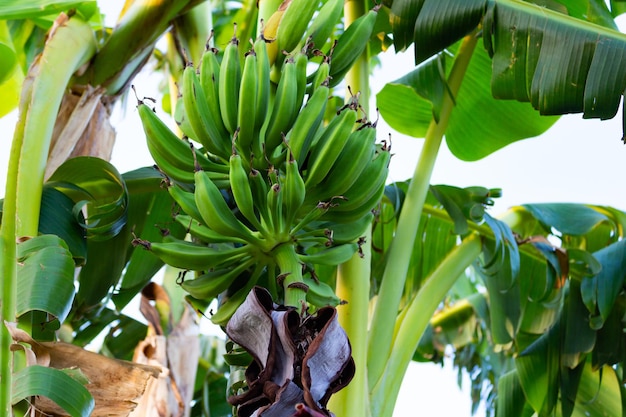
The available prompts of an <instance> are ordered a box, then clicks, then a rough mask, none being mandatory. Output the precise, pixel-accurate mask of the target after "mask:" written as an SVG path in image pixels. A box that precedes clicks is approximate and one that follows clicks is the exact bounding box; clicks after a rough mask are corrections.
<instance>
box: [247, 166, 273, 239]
mask: <svg viewBox="0 0 626 417" xmlns="http://www.w3.org/2000/svg"><path fill="white" fill-rule="evenodd" d="M248 181H249V182H250V188H251V190H252V199H253V200H254V203H255V205H256V207H257V209H258V210H259V214H260V217H261V227H262V230H273V229H274V226H273V223H272V216H271V214H270V209H269V207H268V204H267V192H268V187H267V182H265V178H263V175H262V174H261V173H260V172H259V171H258V170H256V169H254V168H252V169H250V173H249V174H248Z"/></svg>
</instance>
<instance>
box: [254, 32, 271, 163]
mask: <svg viewBox="0 0 626 417" xmlns="http://www.w3.org/2000/svg"><path fill="white" fill-rule="evenodd" d="M254 51H255V52H256V56H257V60H256V61H257V62H256V68H257V94H256V106H255V110H256V114H255V115H254V130H255V132H257V141H256V142H255V143H253V144H252V152H253V153H254V155H256V156H258V157H261V156H263V144H262V141H261V137H260V135H258V132H260V131H261V128H262V127H263V123H264V122H265V118H266V117H267V112H268V108H269V105H270V87H271V82H270V71H271V67H270V60H269V56H268V52H267V44H266V43H265V40H264V39H263V37H262V36H259V38H258V39H257V40H256V41H255V42H254Z"/></svg>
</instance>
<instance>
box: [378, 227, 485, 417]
mask: <svg viewBox="0 0 626 417" xmlns="http://www.w3.org/2000/svg"><path fill="white" fill-rule="evenodd" d="M481 249H482V243H481V239H480V236H479V235H476V234H473V235H471V236H469V237H468V238H466V239H465V240H464V241H463V242H462V243H461V244H460V245H459V246H457V247H455V248H454V249H453V250H452V252H450V253H449V254H448V256H447V257H446V258H445V259H444V261H443V262H442V263H441V264H440V265H439V266H438V267H437V268H436V269H435V270H434V271H433V273H432V274H431V275H430V277H428V278H427V280H426V282H425V283H424V285H423V286H422V288H420V290H419V291H418V293H417V295H416V297H415V298H413V300H411V302H410V304H409V305H408V306H407V307H406V308H407V311H406V315H405V317H404V320H403V321H402V323H401V324H400V326H399V328H398V332H397V335H396V339H395V342H394V345H393V350H392V352H391V356H390V357H389V361H388V362H387V369H386V372H385V373H384V375H383V377H382V378H381V379H380V380H379V381H378V384H377V385H376V386H375V387H374V389H373V390H372V394H371V403H372V415H375V416H381V417H382V416H391V415H392V413H393V409H394V406H395V402H396V398H397V396H398V392H399V391H400V385H401V384H402V379H403V378H404V374H405V372H406V369H407V367H408V366H409V363H410V362H411V358H412V357H413V353H414V352H415V349H417V345H418V343H419V340H420V339H421V337H422V335H423V334H424V331H425V330H426V326H428V322H429V321H430V318H431V316H432V315H433V313H434V312H435V310H436V309H437V307H438V306H439V303H440V301H441V300H442V299H443V297H444V296H445V295H446V293H447V292H448V291H449V290H450V288H451V287H452V285H454V283H455V281H456V280H457V279H458V277H459V276H460V275H461V274H462V273H463V272H464V270H465V269H466V268H467V267H469V266H470V265H471V264H472V262H474V261H475V260H476V258H477V257H478V255H480V252H481Z"/></svg>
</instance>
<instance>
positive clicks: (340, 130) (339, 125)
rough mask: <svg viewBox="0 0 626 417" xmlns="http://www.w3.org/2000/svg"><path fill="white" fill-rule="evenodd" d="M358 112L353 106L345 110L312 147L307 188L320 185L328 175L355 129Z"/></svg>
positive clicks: (306, 180) (306, 181)
mask: <svg viewBox="0 0 626 417" xmlns="http://www.w3.org/2000/svg"><path fill="white" fill-rule="evenodd" d="M356 119H357V112H356V111H355V110H354V108H353V106H350V107H348V108H346V109H344V110H343V111H342V112H341V113H339V115H338V116H335V117H334V118H333V120H331V122H330V123H329V124H328V126H327V127H326V129H325V130H324V132H323V133H322V135H321V136H320V138H319V140H318V141H317V142H316V143H315V145H314V146H312V147H311V152H310V155H309V162H308V165H307V175H306V179H305V183H306V186H307V188H310V187H313V186H315V185H317V184H319V183H320V182H321V181H322V180H323V179H324V177H326V175H327V174H328V172H329V171H330V169H331V168H332V167H333V165H334V164H335V160H336V159H337V158H338V157H339V154H340V153H341V150H342V149H343V148H344V146H345V144H346V142H347V141H348V138H349V137H350V132H352V129H353V128H354V125H355V123H356Z"/></svg>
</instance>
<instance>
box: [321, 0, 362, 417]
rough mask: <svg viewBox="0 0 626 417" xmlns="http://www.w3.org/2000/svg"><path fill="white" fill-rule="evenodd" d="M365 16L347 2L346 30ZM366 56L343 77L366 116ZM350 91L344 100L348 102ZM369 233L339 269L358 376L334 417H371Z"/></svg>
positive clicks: (358, 4) (344, 320)
mask: <svg viewBox="0 0 626 417" xmlns="http://www.w3.org/2000/svg"><path fill="white" fill-rule="evenodd" d="M365 13H367V6H366V2H365V1H363V0H352V1H346V3H345V5H344V16H345V17H344V18H345V24H346V27H348V26H349V25H350V24H351V23H352V22H354V21H355V20H356V19H358V18H359V17H360V16H362V15H364V14H365ZM369 58H370V57H369V53H368V48H366V49H365V51H364V52H363V54H361V56H360V57H359V58H358V59H357V61H356V62H355V64H354V65H353V66H352V68H350V70H349V71H348V73H347V74H346V78H345V81H346V84H347V85H348V86H350V89H351V90H352V92H353V93H356V92H358V91H360V92H361V96H360V98H359V103H360V104H361V106H362V107H363V111H364V112H365V114H368V110H369ZM350 95H351V93H350V91H349V90H348V91H347V92H346V99H347V100H350ZM371 237H372V229H371V226H370V227H368V228H367V231H366V233H365V243H364V244H363V245H362V246H361V252H362V254H363V257H360V256H359V254H355V255H354V256H352V258H351V259H350V260H349V261H348V262H346V263H344V264H341V265H339V266H338V268H337V284H336V289H335V292H336V294H337V296H338V297H339V298H341V299H342V300H345V301H347V304H345V305H343V306H340V307H339V308H337V314H338V320H339V324H341V326H342V327H343V329H344V330H345V332H346V334H347V335H348V339H349V340H350V345H351V346H352V358H353V359H354V364H355V366H356V369H357V372H356V373H355V375H354V378H353V379H352V382H351V383H350V384H349V385H348V386H346V387H345V388H344V389H343V390H341V391H339V392H337V393H336V394H335V395H334V396H333V397H331V399H330V403H329V408H330V409H331V410H333V411H334V412H335V413H336V415H338V416H343V415H349V414H352V415H358V416H368V415H370V406H369V395H368V382H367V325H368V323H367V321H368V309H369V296H370V276H371V257H372V244H371V241H372V239H371Z"/></svg>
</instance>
